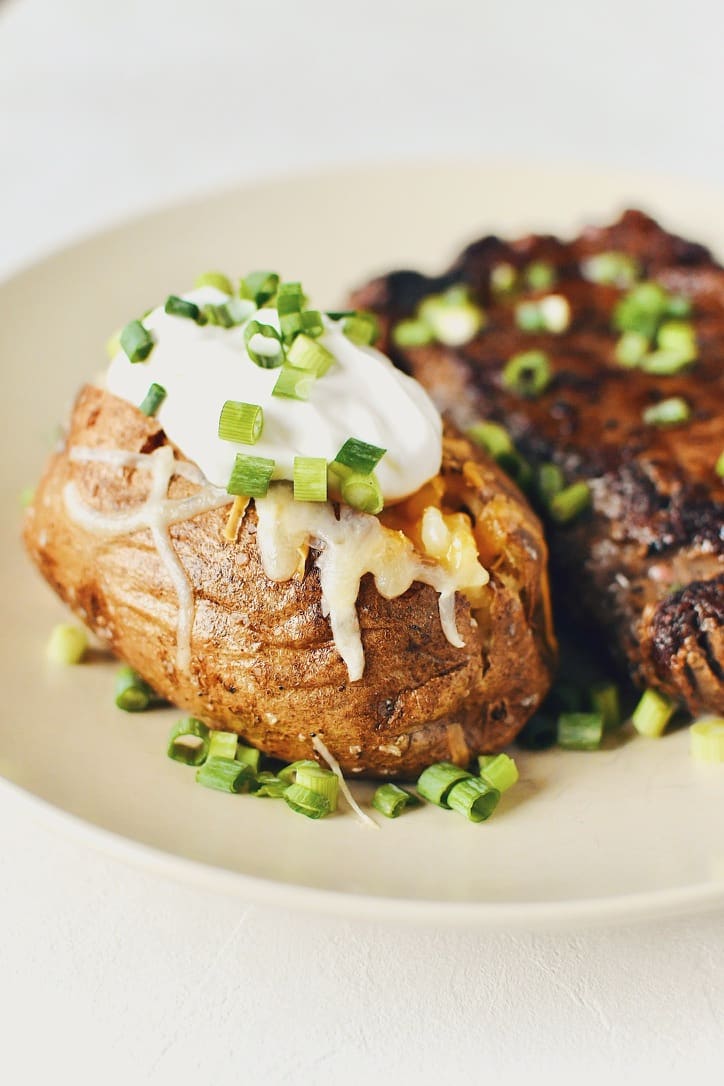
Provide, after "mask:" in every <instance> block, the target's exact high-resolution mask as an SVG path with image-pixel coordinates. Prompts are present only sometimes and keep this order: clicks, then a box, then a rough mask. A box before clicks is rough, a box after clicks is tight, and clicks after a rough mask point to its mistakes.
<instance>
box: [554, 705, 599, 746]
mask: <svg viewBox="0 0 724 1086" xmlns="http://www.w3.org/2000/svg"><path fill="white" fill-rule="evenodd" d="M602 738H603V716H602V715H601V713H561V715H560V716H559V717H558V746H559V747H563V749H564V750H598V748H599V747H600V745H601V739H602Z"/></svg>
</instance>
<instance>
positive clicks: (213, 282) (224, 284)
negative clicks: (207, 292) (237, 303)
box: [194, 271, 234, 294]
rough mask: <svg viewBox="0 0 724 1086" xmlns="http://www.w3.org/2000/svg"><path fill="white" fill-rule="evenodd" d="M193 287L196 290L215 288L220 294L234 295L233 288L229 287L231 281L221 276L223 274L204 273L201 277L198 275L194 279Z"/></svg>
mask: <svg viewBox="0 0 724 1086" xmlns="http://www.w3.org/2000/svg"><path fill="white" fill-rule="evenodd" d="M194 286H195V287H196V288H197V289H198V288H199V287H215V288H216V289H217V290H220V291H221V292H222V294H233V293H234V288H233V287H232V285H231V280H230V279H228V278H227V277H226V276H225V275H224V274H223V272H216V271H208V272H204V273H203V275H199V276H197V277H196V282H195V283H194Z"/></svg>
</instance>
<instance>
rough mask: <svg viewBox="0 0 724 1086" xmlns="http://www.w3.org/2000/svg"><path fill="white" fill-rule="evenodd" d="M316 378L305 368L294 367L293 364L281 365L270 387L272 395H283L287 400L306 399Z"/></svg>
mask: <svg viewBox="0 0 724 1086" xmlns="http://www.w3.org/2000/svg"><path fill="white" fill-rule="evenodd" d="M316 380H317V378H316V377H315V375H314V374H313V373H309V372H307V370H300V369H296V367H295V366H282V368H281V369H280V371H279V376H278V377H277V382H276V384H275V385H274V388H273V389H272V396H283V397H286V399H289V400H308V399H309V397H310V395H311V392H312V388H313V387H314V382H315V381H316Z"/></svg>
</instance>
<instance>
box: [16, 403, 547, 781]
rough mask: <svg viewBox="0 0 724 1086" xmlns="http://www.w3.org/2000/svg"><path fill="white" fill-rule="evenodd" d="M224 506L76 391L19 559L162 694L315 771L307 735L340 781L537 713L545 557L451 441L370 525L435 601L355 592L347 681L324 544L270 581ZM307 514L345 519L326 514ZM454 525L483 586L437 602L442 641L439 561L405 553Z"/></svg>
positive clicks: (439, 751)
mask: <svg viewBox="0 0 724 1086" xmlns="http://www.w3.org/2000/svg"><path fill="white" fill-rule="evenodd" d="M276 485H277V486H285V485H286V484H276ZM270 493H271V491H270ZM231 500H232V499H231V498H230V497H229V496H228V495H227V494H226V493H225V492H224V491H223V490H222V489H220V488H217V487H213V486H211V485H210V484H209V483H208V482H207V481H206V480H205V479H204V477H203V475H202V473H201V471H200V470H199V469H198V467H196V465H194V464H193V463H191V462H190V461H189V460H187V459H186V458H185V457H184V455H183V450H181V449H178V448H177V447H175V446H174V445H172V444H171V443H170V442H169V441H168V439H167V437H166V435H165V433H164V430H163V429H162V427H161V425H160V424H159V422H158V421H157V420H156V419H154V418H148V417H146V416H145V415H143V414H142V413H141V412H140V411H139V410H138V409H137V408H136V407H134V406H133V405H132V404H130V403H128V402H127V401H125V400H122V399H119V398H117V397H116V396H114V395H112V394H110V393H109V392H107V391H105V390H102V389H100V388H96V387H91V386H88V387H86V388H85V389H83V390H82V392H81V393H80V396H79V398H78V400H77V402H76V405H75V408H74V412H73V416H72V420H71V424H70V429H69V433H68V435H67V438H66V441H65V444H64V447H63V448H62V449H61V450H60V451H58V452H57V453H56V454H55V455H54V456H53V457H52V459H51V460H50V462H49V464H48V466H47V468H46V471H45V474H44V476H43V478H42V480H41V482H40V485H39V487H38V489H37V492H36V496H35V499H34V502H33V504H32V506H31V507H30V509H29V510H28V512H27V518H26V522H25V542H26V545H27V548H28V550H29V553H30V555H31V557H32V558H33V560H34V562H35V563H36V565H37V566H38V568H39V570H40V571H41V573H42V574H43V576H44V577H45V578H46V580H47V581H48V582H49V584H50V585H51V586H52V587H53V588H54V589H55V591H56V592H57V593H58V594H59V595H60V596H61V598H62V599H63V600H64V601H65V602H66V603H67V604H68V605H69V606H70V607H71V608H72V609H73V611H74V612H75V613H76V614H77V615H78V616H79V617H80V618H81V619H82V620H83V621H84V622H85V623H86V624H87V625H88V626H89V627H90V628H91V629H92V630H93V631H94V632H95V633H96V634H97V635H98V636H100V637H101V638H102V639H104V640H105V641H106V642H107V644H108V645H109V647H110V648H111V649H112V651H113V652H114V653H115V654H116V655H117V656H119V657H120V658H121V659H123V660H125V661H126V662H127V663H129V664H130V665H131V666H132V667H134V668H135V669H136V670H137V671H138V672H139V673H140V674H141V675H142V676H143V678H144V679H145V680H146V681H147V682H149V683H150V684H151V685H152V686H153V687H154V689H155V690H156V691H157V692H158V693H159V694H160V695H161V696H163V697H164V698H166V699H168V700H169V701H170V702H172V703H173V704H174V705H176V706H178V707H179V708H181V709H183V710H185V711H187V712H189V713H192V714H193V715H194V716H197V717H199V718H200V719H201V720H203V721H205V722H206V723H207V724H210V725H212V726H214V727H217V728H223V729H226V730H229V731H234V732H237V733H239V734H240V735H241V736H243V737H244V739H245V741H246V742H248V743H250V744H252V745H254V746H256V747H258V748H259V749H260V750H262V751H263V752H265V753H266V754H269V755H272V756H274V757H277V758H281V759H283V760H285V761H292V760H295V759H300V758H310V757H313V756H314V748H313V737H314V735H315V734H316V735H319V736H320V737H321V738H322V739H323V741H324V743H325V744H326V746H327V747H328V748H329V750H330V751H331V753H332V754H333V755H334V756H335V757H336V758H337V760H338V761H339V763H340V766H341V768H342V770H343V771H346V772H352V773H359V774H366V775H369V776H380V775H385V776H397V777H412V776H414V775H415V774H417V773H419V772H420V771H421V770H422V769H423V768H424V767H426V766H427V765H429V764H431V763H432V762H435V761H439V760H443V759H446V760H452V761H455V762H457V763H460V764H464V763H467V762H468V761H469V760H470V758H471V757H472V756H473V755H474V754H476V753H479V752H484V751H495V750H498V749H500V748H501V747H503V746H504V745H505V744H507V743H508V742H509V741H510V740H511V739H512V738H513V737H514V736H515V735H516V733H517V732H518V731H519V730H520V729H521V727H522V726H523V724H524V723H525V721H526V720H527V719H528V718H529V716H530V715H531V714H532V713H533V712H534V711H535V709H536V707H537V706H538V705H539V703H540V701H541V700H542V698H543V697H544V695H545V693H546V691H547V689H548V687H549V684H550V680H551V675H552V670H553V667H554V664H555V652H556V648H555V640H554V636H553V631H552V627H551V618H550V611H549V605H548V583H547V574H546V557H547V556H546V547H545V543H544V540H543V536H542V532H541V527H540V524H539V522H538V520H537V518H536V517H535V515H534V514H533V513H532V512H531V510H530V509H529V508H528V506H527V504H526V503H525V501H524V500H523V498H522V497H521V496H520V494H519V492H518V491H517V490H516V488H515V487H514V485H513V484H512V483H511V482H510V481H509V480H508V479H507V478H506V476H505V475H504V474H503V473H502V472H501V471H500V470H499V469H498V468H497V466H496V465H495V464H494V463H493V462H492V461H490V460H489V459H487V458H486V456H485V455H484V454H483V453H481V452H480V451H479V450H478V449H476V448H474V447H473V446H472V445H471V444H470V443H469V442H468V441H467V439H465V438H463V437H461V436H460V435H459V434H457V433H455V432H449V433H447V434H446V436H445V438H444V445H443V464H442V470H441V474H440V476H438V477H437V478H436V479H434V480H432V482H431V483H429V484H428V485H427V486H426V487H425V488H423V490H422V491H420V492H419V493H418V494H415V495H413V496H412V497H411V498H409V499H408V500H407V501H405V502H402V503H399V504H397V505H392V506H389V507H388V508H387V509H385V510H384V512H383V514H382V516H381V523H382V525H383V527H384V530H385V532H386V533H387V535H389V537H390V538H392V537H393V536H394V537H395V538H397V539H398V540H402V537H401V536H399V533H400V532H404V533H405V535H406V536H409V539H406V540H404V546H405V547H406V548H407V551H412V548H413V546H414V547H416V548H417V550H415V551H414V554H415V556H416V561H417V562H418V565H419V566H420V568H421V569H423V570H425V571H427V572H426V573H425V575H426V576H427V575H428V574H429V578H430V580H431V581H432V582H433V583H422V582H421V581H420V580H417V579H414V580H413V581H412V583H411V584H410V586H409V587H408V588H407V589H406V590H402V591H401V594H399V595H394V596H393V597H392V598H385V595H383V594H381V591H378V588H377V586H376V582H375V579H374V578H373V577H372V576H371V575H369V574H366V575H364V576H362V579H361V581H360V584H359V591H358V594H357V596H356V600H355V608H354V613H355V615H356V621H357V622H358V624H359V634H358V636H359V639H360V643H361V647H362V653H363V670H362V674H361V677H360V678H354V679H351V678H350V668H349V667H348V664H347V663H345V660H344V659H343V658H342V656H341V655H340V651H339V649H338V645H337V644H336V643H335V637H334V636H333V629H332V625H331V622H330V614H331V615H332V617H333V614H334V607H335V603H336V601H335V599H334V598H330V599H328V598H326V597H325V595H324V592H323V585H322V580H323V578H324V569H325V561H326V563H327V566H329V564H330V561H331V557H333V556H331V555H330V546H329V545H327V544H325V543H324V542H323V541H322V540H320V539H314V538H312V539H311V540H310V543H309V545H308V546H307V547H301V548H299V554H298V560H297V562H296V568H295V569H294V571H293V572H291V571H286V573H285V575H284V579H273V578H272V577H270V576H268V575H267V572H266V571H265V565H264V563H263V561H262V557H263V556H262V554H261V553H260V545H259V544H258V542H257V536H258V534H259V533H260V523H261V522H260V511H261V508H262V504H261V502H260V504H259V511H258V510H257V508H256V506H255V503H254V501H253V500H251V501H249V503H248V504H247V506H246V508H245V509H244V512H243V516H242V517H241V519H240V522H239V526H238V532H237V534H236V538H235V539H228V538H226V537H225V534H224V531H225V527H226V525H227V521H228V517H229V509H230V505H229V503H230V501H231ZM265 500H266V499H262V502H263V501H265ZM324 508H325V510H326V511H327V513H330V512H331V511H333V512H334V518H333V519H335V520H337V519H339V520H340V522H342V521H343V518H344V511H340V509H339V506H325V507H324ZM426 510H427V519H426V520H425V519H424V515H425V511H426ZM430 510H432V513H431V512H430ZM438 510H439V512H438ZM350 513H351V515H352V516H357V517H364V516H365V514H355V513H352V511H349V510H348V511H347V515H349V514H350ZM460 514H465V516H463V517H462V519H461V520H460V521H458V520H456V517H458V518H459V517H460ZM264 515H265V516H266V517H267V521H268V520H269V516H268V509H267V512H265V514H264ZM272 521H273V518H272ZM457 523H464V524H467V525H469V526H472V537H473V538H474V540H475V543H476V545H477V548H478V552H479V561H480V563H481V564H482V566H483V567H484V568H485V570H487V571H488V573H489V580H488V582H487V584H484V585H480V586H478V588H477V589H476V590H475V591H474V592H471V593H469V595H470V597H471V598H467V597H466V596H465V595H463V594H462V593H460V592H458V593H456V594H455V595H454V596H452V598H451V600H450V601H449V602H450V607H449V614H448V620H449V621H448V624H449V623H450V622H451V623H452V627H453V630H454V631H456V633H457V639H456V642H457V643H453V640H455V638H453V640H451V639H450V638H449V637H448V636H446V632H445V630H444V616H443V607H442V605H441V600H442V595H441V594H440V593H439V592H438V590H437V587H436V584H437V582H436V580H435V576H436V571H437V572H439V573H441V575H442V573H444V570H442V568H441V563H442V558H439V560H438V559H437V558H433V557H431V556H430V554H429V553H428V554H427V555H425V554H424V553H423V554H422V555H421V554H420V553H419V552H420V550H421V549H422V551H424V547H425V540H427V541H428V545H429V540H430V538H432V539H433V543H434V544H435V545H438V546H439V541H440V530H441V526H444V525H448V527H450V528H451V532H452V536H453V537H454V536H455V530H456V524H457ZM272 527H273V523H272ZM283 528H284V521H283V519H280V520H279V529H280V531H281V530H282V529H283ZM265 531H267V532H268V531H269V525H268V523H267V525H266V527H265ZM410 541H411V542H410ZM453 542H454V539H453ZM403 549H404V548H403ZM393 553H394V548H393ZM400 553H402V550H401V551H400ZM443 564H444V563H443ZM267 566H268V563H267ZM394 574H395V571H390V577H391V580H392V581H394V580H395V575H394ZM443 579H444V578H443ZM403 580H404V579H403ZM333 583H334V579H333V578H332V580H331V581H329V582H328V583H327V591H328V592H331V589H330V588H329V585H330V584H332V585H333ZM398 587H399V586H398ZM382 591H385V589H384V586H383V587H382ZM391 591H397V589H392V590H390V592H391ZM390 592H388V594H390ZM471 599H472V602H471ZM441 620H442V621H441ZM449 633H450V631H449V629H448V634H449Z"/></svg>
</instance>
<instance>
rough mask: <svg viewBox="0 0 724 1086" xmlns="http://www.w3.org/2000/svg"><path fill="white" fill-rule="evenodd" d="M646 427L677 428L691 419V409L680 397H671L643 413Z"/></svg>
mask: <svg viewBox="0 0 724 1086" xmlns="http://www.w3.org/2000/svg"><path fill="white" fill-rule="evenodd" d="M642 418H643V420H644V422H645V423H646V425H647V426H678V425H680V424H681V423H684V422H688V421H689V419H690V418H691V408H690V407H689V405H688V403H687V402H686V400H684V399H682V397H681V396H671V397H670V398H669V399H668V400H661V401H660V402H659V403H655V404H652V405H651V406H650V407H647V408H646V410H645V411H644V412H643V415H642Z"/></svg>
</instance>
